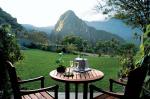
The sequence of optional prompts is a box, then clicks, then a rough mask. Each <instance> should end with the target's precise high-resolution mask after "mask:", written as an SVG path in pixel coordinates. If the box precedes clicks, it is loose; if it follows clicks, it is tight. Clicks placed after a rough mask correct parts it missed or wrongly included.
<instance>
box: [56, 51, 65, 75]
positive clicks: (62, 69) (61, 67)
mask: <svg viewBox="0 0 150 99" xmlns="http://www.w3.org/2000/svg"><path fill="white" fill-rule="evenodd" d="M63 63H64V60H63V52H61V53H59V57H58V59H57V60H56V64H57V65H58V67H57V69H56V70H57V72H59V73H64V72H65V70H66V67H65V66H64V65H63Z"/></svg>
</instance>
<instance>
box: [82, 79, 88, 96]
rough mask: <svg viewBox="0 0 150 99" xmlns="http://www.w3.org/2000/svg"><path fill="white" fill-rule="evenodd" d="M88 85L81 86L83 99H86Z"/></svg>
mask: <svg viewBox="0 0 150 99" xmlns="http://www.w3.org/2000/svg"><path fill="white" fill-rule="evenodd" d="M87 92H88V83H86V82H85V83H84V84H83V99H87V98H88V93H87Z"/></svg>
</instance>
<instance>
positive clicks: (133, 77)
mask: <svg viewBox="0 0 150 99" xmlns="http://www.w3.org/2000/svg"><path fill="white" fill-rule="evenodd" d="M148 58H149V57H147V56H146V57H145V58H144V59H143V62H142V64H141V66H140V67H138V68H136V69H134V70H133V71H131V72H130V73H129V76H128V81H127V84H124V83H121V82H119V81H115V80H113V79H110V80H109V81H110V91H104V90H102V89H101V88H98V87H96V86H94V85H90V99H139V97H140V92H141V90H142V85H143V82H144V79H145V76H146V74H147V69H148V66H147V62H148V61H147V60H148ZM113 83H117V84H121V85H123V86H125V92H124V93H122V94H120V93H114V92H113V91H112V88H113V87H112V86H113ZM94 90H95V91H98V92H102V93H103V94H101V95H99V96H97V97H94V98H93V92H94Z"/></svg>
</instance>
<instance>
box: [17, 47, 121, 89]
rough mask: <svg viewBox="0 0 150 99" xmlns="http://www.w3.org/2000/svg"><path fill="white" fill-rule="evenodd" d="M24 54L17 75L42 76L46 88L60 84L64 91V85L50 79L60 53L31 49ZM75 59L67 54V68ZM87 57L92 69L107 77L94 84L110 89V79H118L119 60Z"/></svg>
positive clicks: (34, 86)
mask: <svg viewBox="0 0 150 99" xmlns="http://www.w3.org/2000/svg"><path fill="white" fill-rule="evenodd" d="M23 54H24V60H23V61H21V62H18V63H16V69H17V75H18V76H19V77H20V78H21V79H28V78H32V77H37V76H41V75H42V76H44V77H45V86H50V85H53V84H59V86H60V91H64V84H63V83H60V82H56V81H54V80H52V79H51V78H50V77H49V72H50V71H51V70H53V69H56V67H57V65H56V64H55V60H56V58H57V57H58V53H53V52H47V51H41V50H33V49H31V50H24V51H23ZM75 57H77V55H72V54H65V55H64V60H65V66H66V67H68V66H69V61H71V60H73V59H74V58H75ZM86 57H87V59H88V61H89V65H90V67H92V68H95V69H98V70H101V71H103V72H104V74H105V77H104V78H103V79H102V80H101V81H97V82H95V83H94V84H95V85H96V86H99V87H101V88H103V89H108V86H109V82H108V79H109V78H117V72H118V70H119V68H120V66H119V61H118V59H117V58H115V57H94V56H86ZM38 84H39V83H34V84H33V83H32V84H30V85H29V86H27V85H24V86H25V87H29V88H38V86H39V85H38ZM72 89H73V88H72Z"/></svg>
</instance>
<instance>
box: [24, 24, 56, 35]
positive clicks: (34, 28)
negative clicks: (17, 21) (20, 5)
mask: <svg viewBox="0 0 150 99" xmlns="http://www.w3.org/2000/svg"><path fill="white" fill-rule="evenodd" d="M22 26H23V27H24V28H25V29H26V30H27V31H32V30H36V31H43V32H45V33H47V34H50V33H51V31H52V30H53V29H54V26H47V27H36V26H33V25H30V24H22Z"/></svg>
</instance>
